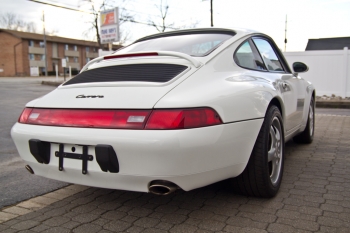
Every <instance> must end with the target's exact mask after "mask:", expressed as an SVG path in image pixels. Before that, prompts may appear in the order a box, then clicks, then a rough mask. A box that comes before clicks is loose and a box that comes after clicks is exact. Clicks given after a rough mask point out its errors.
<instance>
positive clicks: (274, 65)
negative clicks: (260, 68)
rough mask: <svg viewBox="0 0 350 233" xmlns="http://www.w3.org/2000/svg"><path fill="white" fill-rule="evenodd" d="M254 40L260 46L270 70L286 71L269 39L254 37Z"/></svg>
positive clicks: (259, 48)
mask: <svg viewBox="0 0 350 233" xmlns="http://www.w3.org/2000/svg"><path fill="white" fill-rule="evenodd" d="M253 41H254V43H255V45H256V47H257V48H258V50H259V52H260V54H261V56H262V58H263V60H264V62H265V64H266V66H267V69H268V70H269V71H284V69H283V67H282V64H281V62H280V60H279V59H278V56H277V55H276V53H275V51H274V49H273V48H272V46H271V44H270V43H269V42H268V41H267V40H264V39H261V38H254V39H253Z"/></svg>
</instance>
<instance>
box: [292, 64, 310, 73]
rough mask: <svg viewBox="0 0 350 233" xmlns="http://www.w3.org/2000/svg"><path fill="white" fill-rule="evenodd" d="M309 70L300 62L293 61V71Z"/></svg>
mask: <svg viewBox="0 0 350 233" xmlns="http://www.w3.org/2000/svg"><path fill="white" fill-rule="evenodd" d="M308 70H309V67H307V65H305V64H304V63H302V62H294V63H293V71H294V72H296V73H303V72H306V71H308Z"/></svg>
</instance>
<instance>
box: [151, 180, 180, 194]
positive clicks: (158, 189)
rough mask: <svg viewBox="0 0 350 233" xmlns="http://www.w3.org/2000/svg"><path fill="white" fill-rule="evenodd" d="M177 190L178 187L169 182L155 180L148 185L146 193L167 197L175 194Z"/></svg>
mask: <svg viewBox="0 0 350 233" xmlns="http://www.w3.org/2000/svg"><path fill="white" fill-rule="evenodd" d="M177 189H179V187H178V186H177V185H176V184H174V183H172V182H170V181H165V180H155V181H152V182H151V183H150V186H149V188H148V191H149V192H150V193H153V194H156V195H168V194H170V193H172V192H175V191H176V190H177Z"/></svg>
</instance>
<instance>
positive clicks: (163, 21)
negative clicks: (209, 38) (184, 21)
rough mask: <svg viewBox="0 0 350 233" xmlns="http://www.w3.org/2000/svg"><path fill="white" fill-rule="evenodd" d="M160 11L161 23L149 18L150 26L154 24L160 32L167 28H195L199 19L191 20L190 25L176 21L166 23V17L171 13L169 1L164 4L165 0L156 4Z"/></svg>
mask: <svg viewBox="0 0 350 233" xmlns="http://www.w3.org/2000/svg"><path fill="white" fill-rule="evenodd" d="M154 6H155V7H156V8H157V9H158V10H159V13H160V21H161V22H160V25H159V24H157V23H156V22H155V21H154V20H149V24H150V26H153V27H154V28H156V29H157V31H158V32H165V30H167V29H172V30H177V29H184V28H195V27H196V26H197V25H198V23H199V21H194V22H191V23H190V24H188V25H180V26H178V25H176V26H175V23H166V19H167V16H168V13H169V5H168V3H167V2H165V4H163V0H160V4H159V5H154Z"/></svg>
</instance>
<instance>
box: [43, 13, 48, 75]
mask: <svg viewBox="0 0 350 233" xmlns="http://www.w3.org/2000/svg"><path fill="white" fill-rule="evenodd" d="M43 32H44V51H45V52H44V53H45V55H44V56H45V76H47V51H46V33H45V13H44V11H43Z"/></svg>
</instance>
